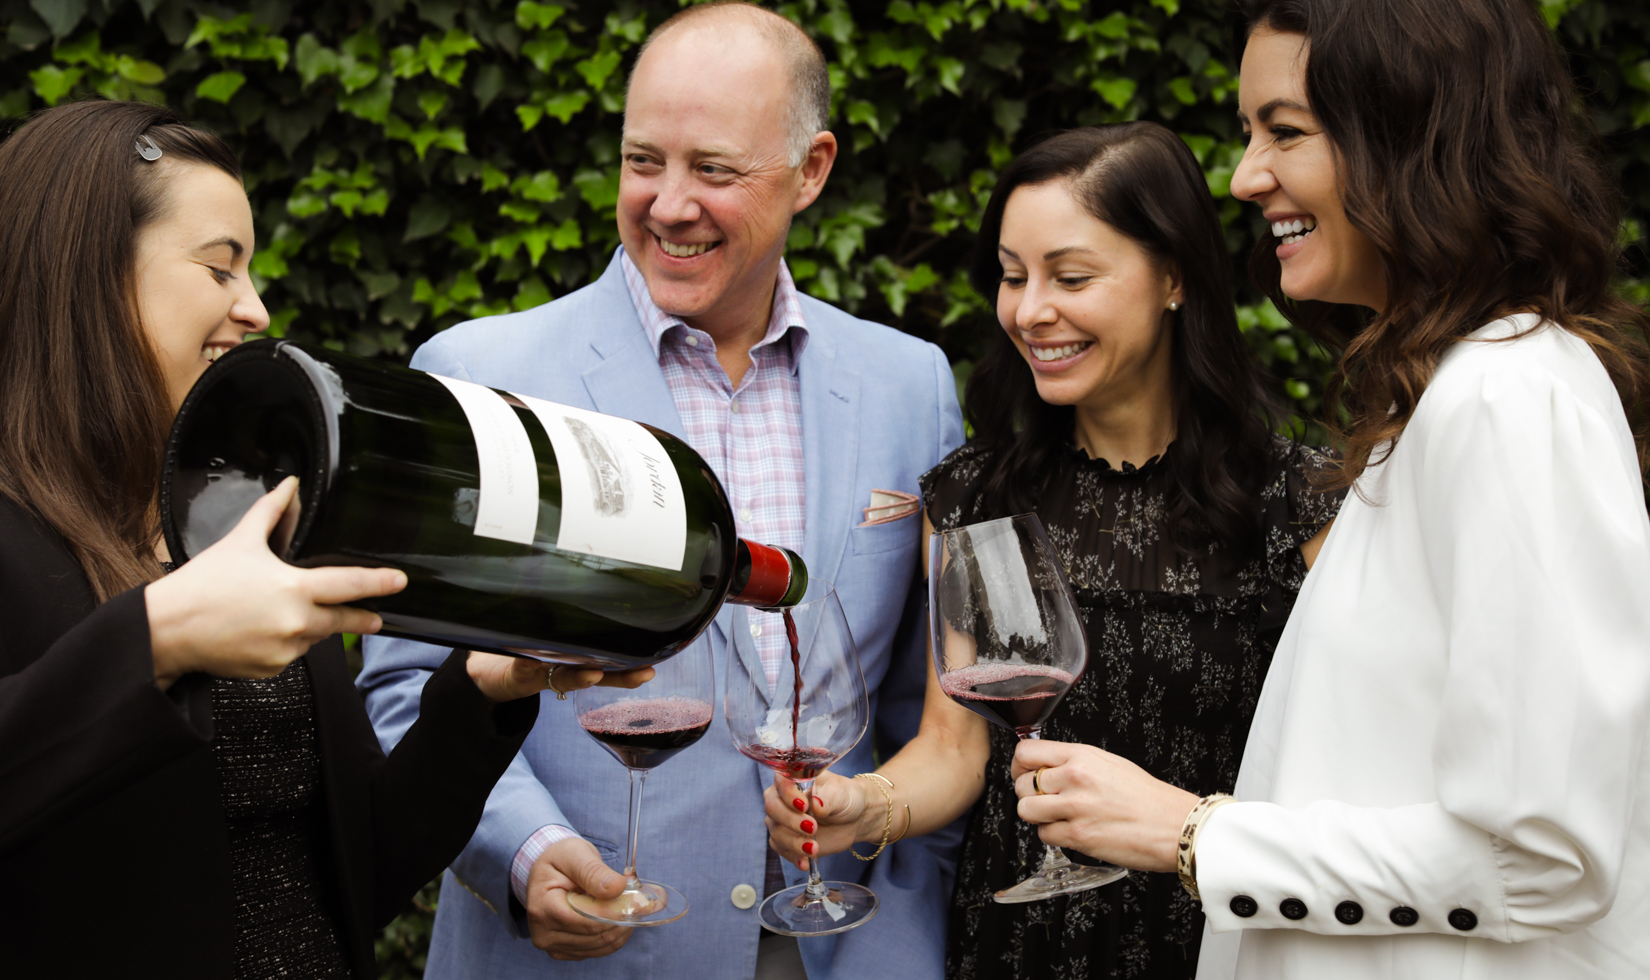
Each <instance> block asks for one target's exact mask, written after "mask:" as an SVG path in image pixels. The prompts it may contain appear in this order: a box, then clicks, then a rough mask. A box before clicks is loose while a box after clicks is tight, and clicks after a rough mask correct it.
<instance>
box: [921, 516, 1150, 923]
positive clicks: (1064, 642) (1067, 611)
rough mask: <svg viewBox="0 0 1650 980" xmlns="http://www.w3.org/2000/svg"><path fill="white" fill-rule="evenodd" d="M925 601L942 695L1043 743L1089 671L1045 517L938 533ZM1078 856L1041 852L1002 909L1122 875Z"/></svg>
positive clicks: (1003, 896) (1002, 895)
mask: <svg viewBox="0 0 1650 980" xmlns="http://www.w3.org/2000/svg"><path fill="white" fill-rule="evenodd" d="M928 599H929V602H928V615H929V629H930V637H931V640H932V650H933V657H934V671H935V674H936V675H937V676H938V677H939V682H940V688H941V690H943V691H944V692H945V693H946V695H947V696H949V697H950V698H951V699H952V700H953V701H955V702H956V703H957V704H960V705H962V706H963V707H965V708H967V709H968V710H970V711H972V712H974V713H975V714H978V715H980V716H982V717H984V718H985V719H986V720H988V721H990V722H992V723H993V724H996V725H1000V726H1002V727H1004V728H1007V729H1008V730H1010V731H1012V732H1013V733H1014V734H1015V735H1016V736H1018V737H1019V738H1022V739H1024V738H1039V737H1041V733H1042V728H1043V725H1044V724H1045V723H1046V722H1047V721H1048V718H1049V716H1050V715H1052V714H1053V713H1054V709H1055V708H1056V707H1058V705H1059V703H1060V699H1061V698H1063V697H1065V694H1066V692H1067V691H1068V690H1070V689H1071V687H1072V685H1074V684H1076V683H1077V680H1078V678H1080V677H1081V676H1082V675H1083V670H1084V668H1085V667H1086V666H1087V665H1088V640H1087V638H1086V637H1085V635H1084V632H1083V621H1082V618H1081V617H1080V616H1079V614H1078V611H1077V600H1076V598H1075V597H1074V596H1073V595H1072V591H1071V584H1070V583H1069V582H1068V581H1067V580H1066V574H1065V567H1064V565H1063V564H1062V563H1061V561H1060V556H1059V553H1058V552H1056V551H1055V550H1054V545H1053V543H1052V542H1051V541H1049V538H1048V534H1047V532H1046V531H1044V529H1043V524H1042V521H1040V520H1038V518H1037V515H1035V514H1018V515H1015V516H1013V517H1005V518H1001V519H999V520H995V521H986V522H984V523H981V524H970V525H967V526H965V527H959V528H954V529H952V530H949V531H937V532H935V534H934V536H933V538H932V539H931V540H930V543H929V569H928ZM1067 853H1068V854H1069V853H1070V852H1067ZM1081 860H1082V861H1083V862H1085V863H1073V862H1072V860H1071V859H1070V858H1068V857H1067V856H1065V855H1062V854H1061V853H1060V852H1059V851H1058V850H1056V849H1055V848H1053V847H1048V846H1045V847H1044V853H1043V866H1042V868H1041V869H1040V870H1039V871H1038V872H1037V873H1036V874H1034V875H1032V876H1031V877H1030V878H1027V879H1026V880H1025V881H1022V882H1020V883H1019V884H1017V885H1015V886H1013V887H1012V888H1008V889H1004V890H1003V891H1000V892H997V893H996V895H995V896H994V897H995V899H996V901H998V902H1001V903H1005V904H1007V903H1014V902H1030V901H1037V900H1040V899H1044V898H1052V897H1053V896H1055V895H1069V894H1072V893H1074V892H1079V891H1086V890H1088V889H1090V888H1098V887H1100V886H1101V885H1104V884H1108V883H1110V882H1112V881H1116V880H1117V879H1118V878H1121V877H1123V876H1124V875H1126V874H1128V872H1127V871H1126V870H1125V869H1123V868H1118V867H1115V866H1113V865H1104V864H1102V865H1098V866H1096V865H1092V864H1088V863H1086V862H1088V861H1089V860H1091V859H1089V858H1086V857H1083V858H1081Z"/></svg>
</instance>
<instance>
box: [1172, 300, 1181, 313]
mask: <svg viewBox="0 0 1650 980" xmlns="http://www.w3.org/2000/svg"><path fill="white" fill-rule="evenodd" d="M1179 309H1180V304H1179V303H1176V302H1175V301H1174V300H1170V301H1169V312H1170V313H1174V312H1176V311H1178V310H1179Z"/></svg>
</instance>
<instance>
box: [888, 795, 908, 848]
mask: <svg viewBox="0 0 1650 980" xmlns="http://www.w3.org/2000/svg"><path fill="white" fill-rule="evenodd" d="M900 806H903V807H905V829H904V830H902V831H900V832H899V836H898V837H895V838H894V839H893V840H891V841H889V842H888V843H890V844H898V843H899V842H900V841H902V840H904V839H905V835H906V834H909V833H910V832H911V804H909V803H901V804H900Z"/></svg>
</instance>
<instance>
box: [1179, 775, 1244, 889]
mask: <svg viewBox="0 0 1650 980" xmlns="http://www.w3.org/2000/svg"><path fill="white" fill-rule="evenodd" d="M1235 802H1237V801H1236V800H1235V799H1233V798H1232V795H1231V794H1230V793H1211V794H1209V795H1208V796H1205V797H1203V798H1202V799H1200V800H1198V801H1197V805H1196V806H1194V807H1192V812H1191V813H1188V814H1186V822H1185V823H1184V824H1181V826H1180V847H1179V849H1178V850H1177V851H1176V852H1175V869H1176V870H1177V871H1179V872H1180V884H1181V886H1182V887H1183V888H1185V889H1186V891H1187V893H1189V894H1190V895H1191V896H1192V897H1193V898H1194V899H1197V900H1198V901H1202V900H1203V897H1202V896H1201V895H1199V894H1198V893H1197V836H1198V834H1199V833H1201V832H1202V830H1203V822H1204V821H1205V820H1207V819H1209V814H1211V813H1213V812H1215V811H1216V810H1218V809H1220V808H1221V807H1223V806H1225V805H1226V804H1228V803H1235Z"/></svg>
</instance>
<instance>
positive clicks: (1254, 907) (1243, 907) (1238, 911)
mask: <svg viewBox="0 0 1650 980" xmlns="http://www.w3.org/2000/svg"><path fill="white" fill-rule="evenodd" d="M1227 907H1228V908H1230V909H1231V910H1232V914H1233V915H1235V916H1237V917H1238V918H1240V919H1247V918H1250V917H1251V916H1253V915H1254V914H1255V913H1256V912H1259V911H1260V903H1259V902H1256V901H1255V900H1254V899H1252V898H1250V897H1249V896H1248V895H1237V896H1234V897H1233V898H1232V901H1231V902H1230V903H1228V905H1227Z"/></svg>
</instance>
